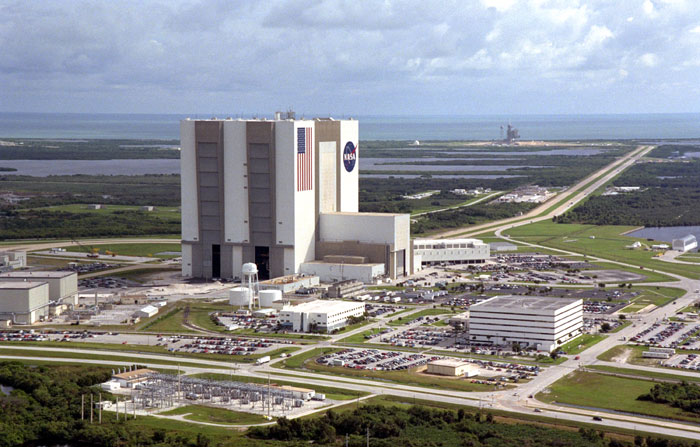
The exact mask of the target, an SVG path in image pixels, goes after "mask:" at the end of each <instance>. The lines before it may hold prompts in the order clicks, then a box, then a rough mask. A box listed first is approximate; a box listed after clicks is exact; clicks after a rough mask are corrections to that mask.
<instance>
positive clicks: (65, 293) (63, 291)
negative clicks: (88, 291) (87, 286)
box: [0, 272, 78, 306]
mask: <svg viewBox="0 0 700 447" xmlns="http://www.w3.org/2000/svg"><path fill="white" fill-rule="evenodd" d="M0 281H8V282H9V281H12V282H22V281H40V282H45V283H47V284H48V285H49V301H50V302H51V304H52V305H54V306H56V305H60V304H66V305H69V306H76V305H77V304H78V274H77V273H75V272H7V273H0Z"/></svg>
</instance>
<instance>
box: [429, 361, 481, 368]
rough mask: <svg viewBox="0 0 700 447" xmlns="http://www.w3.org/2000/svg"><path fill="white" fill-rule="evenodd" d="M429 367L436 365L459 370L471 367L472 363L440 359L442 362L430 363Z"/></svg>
mask: <svg viewBox="0 0 700 447" xmlns="http://www.w3.org/2000/svg"><path fill="white" fill-rule="evenodd" d="M428 364H429V365H435V366H449V367H451V368H459V367H460V366H465V365H468V366H471V363H469V362H465V361H462V360H457V359H440V360H433V361H432V362H428Z"/></svg>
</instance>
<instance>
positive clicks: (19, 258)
mask: <svg viewBox="0 0 700 447" xmlns="http://www.w3.org/2000/svg"><path fill="white" fill-rule="evenodd" d="M26 266H27V252H26V251H22V250H7V251H0V272H3V271H10V270H14V269H21V268H24V267H26Z"/></svg>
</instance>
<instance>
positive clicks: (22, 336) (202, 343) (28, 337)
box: [0, 331, 293, 355]
mask: <svg viewBox="0 0 700 447" xmlns="http://www.w3.org/2000/svg"><path fill="white" fill-rule="evenodd" d="M0 341H16V342H22V341H61V342H77V343H80V342H90V343H109V344H123V345H127V344H128V345H144V346H162V347H163V348H165V349H166V350H168V351H170V352H187V353H196V354H224V355H250V354H261V353H265V352H269V351H272V350H275V349H278V348H281V347H284V346H289V345H291V344H293V342H292V341H289V340H270V339H264V338H246V337H202V336H194V335H178V336H158V335H147V334H125V333H117V332H94V331H43V332H36V331H35V332H33V333H32V332H24V331H5V332H0Z"/></svg>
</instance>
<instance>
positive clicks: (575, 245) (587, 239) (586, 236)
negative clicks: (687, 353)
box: [508, 221, 700, 279]
mask: <svg viewBox="0 0 700 447" xmlns="http://www.w3.org/2000/svg"><path fill="white" fill-rule="evenodd" d="M633 229H634V227H629V226H616V225H581V224H557V223H553V222H551V221H542V222H537V223H533V224H529V225H523V226H520V227H516V228H511V229H509V230H508V234H509V235H510V236H511V237H513V238H515V239H519V240H522V241H525V242H533V243H537V244H542V245H545V246H547V247H553V248H558V249H562V250H570V251H573V252H576V253H583V254H585V255H589V256H599V257H601V258H605V259H610V260H613V261H618V262H625V263H629V264H633V265H637V266H641V267H644V268H652V269H658V270H662V271H666V272H669V273H675V274H678V275H682V276H686V277H689V278H695V279H698V278H700V269H698V268H697V266H693V265H684V264H673V263H669V262H663V261H660V260H658V259H653V256H654V254H655V252H653V251H646V250H640V249H637V250H630V249H627V248H625V247H626V246H627V245H630V244H632V243H633V242H635V241H639V242H640V243H642V244H645V245H649V244H653V243H660V242H651V241H647V240H646V239H642V238H634V237H629V236H623V235H622V234H621V233H623V232H625V231H629V230H633ZM592 237H593V238H592ZM640 273H644V272H640Z"/></svg>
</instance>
